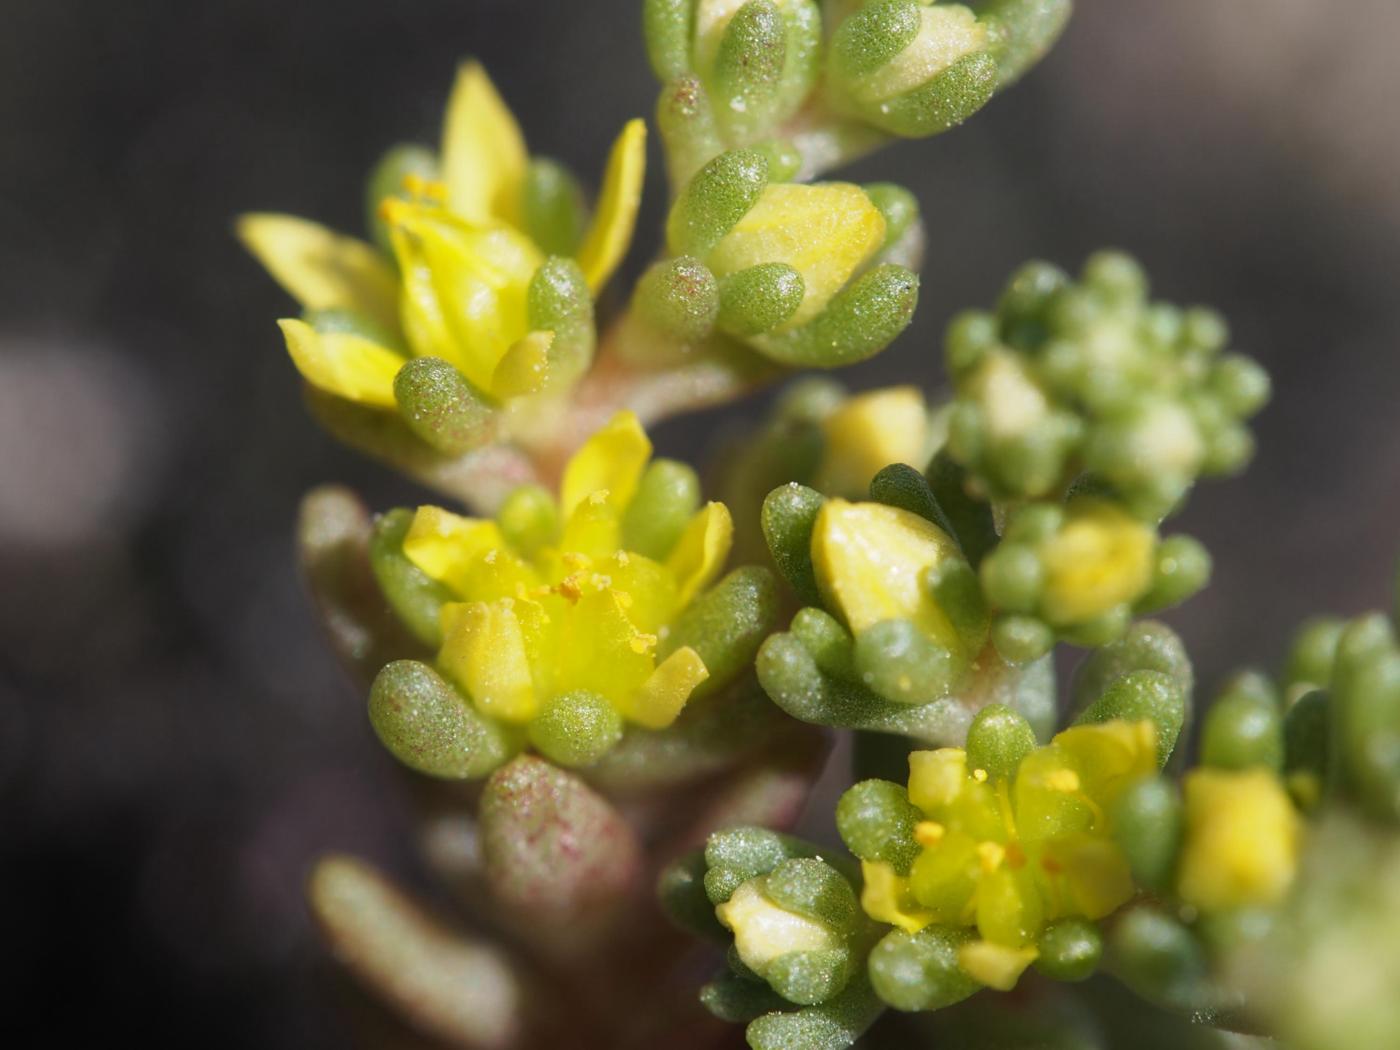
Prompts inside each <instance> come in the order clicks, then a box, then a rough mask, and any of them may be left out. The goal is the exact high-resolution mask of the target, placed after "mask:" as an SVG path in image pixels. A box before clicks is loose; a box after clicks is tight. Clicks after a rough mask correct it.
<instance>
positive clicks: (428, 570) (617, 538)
mask: <svg viewBox="0 0 1400 1050" xmlns="http://www.w3.org/2000/svg"><path fill="white" fill-rule="evenodd" d="M650 456H651V445H650V442H649V441H648V440H647V437H646V435H645V433H643V431H642V429H641V426H640V425H639V424H638V422H637V420H636V417H635V416H632V415H631V414H628V413H623V414H620V415H618V416H617V417H615V418H614V419H613V420H612V421H611V422H610V423H609V424H608V425H607V426H605V427H604V428H603V429H602V430H600V431H599V432H598V433H597V434H595V435H594V436H593V437H592V438H590V439H589V440H588V441H587V442H586V443H585V444H584V445H583V447H582V448H581V449H580V450H579V451H578V453H577V454H575V456H574V457H573V458H572V459H571V460H570V461H569V463H568V465H567V467H566V468H565V470H564V476H563V483H562V486H561V490H560V493H559V497H558V499H557V500H556V499H555V497H554V496H552V495H551V494H550V493H548V492H547V491H545V490H544V489H542V488H540V487H538V486H533V485H531V486H522V487H520V488H518V489H516V490H515V491H514V492H513V493H512V494H511V495H510V496H509V497H508V498H507V499H506V500H505V502H504V503H503V504H502V506H501V508H500V511H499V512H498V513H497V515H496V517H495V518H494V519H477V518H465V517H461V516H459V515H456V514H453V513H451V512H449V511H446V510H443V509H441V508H439V507H433V506H426V507H420V508H418V510H417V511H411V510H407V509H403V510H398V511H393V512H391V513H389V514H387V515H385V516H383V517H382V518H381V519H380V520H379V522H378V525H377V528H376V535H375V539H374V544H373V549H372V555H371V559H372V565H373V567H374V571H375V574H376V577H377V579H378V582H379V585H380V587H381V589H382V591H383V594H384V596H385V598H386V599H387V600H388V602H389V603H390V605H391V607H392V608H393V609H394V611H395V612H396V613H397V615H398V617H399V618H400V620H401V621H402V623H403V624H404V626H405V627H407V628H408V630H409V631H410V632H411V633H412V634H413V635H414V636H415V637H416V638H417V639H418V640H419V641H420V642H422V643H424V644H425V645H428V646H431V647H433V648H435V649H436V651H437V657H436V660H435V661H434V662H433V664H431V665H430V664H427V663H424V662H422V661H418V660H398V661H395V662H393V663H390V664H388V665H387V666H386V667H385V668H384V669H383V670H382V671H380V672H379V675H378V677H377V678H376V679H375V682H374V687H373V690H372V692H371V695H370V706H369V712H370V719H371V721H372V722H373V724H374V727H375V730H376V731H377V732H378V734H379V737H380V739H381V740H382V741H383V742H384V744H385V745H386V746H387V747H388V748H389V749H390V750H391V751H392V752H393V753H394V754H395V755H396V756H397V757H398V758H399V759H400V760H402V761H403V762H404V763H406V764H407V765H409V766H411V767H412V768H414V769H417V770H419V771H420V772H424V773H428V774H430V775H432V776H438V777H449V778H476V777H481V776H484V775H486V774H487V773H489V772H491V771H492V770H493V769H495V768H496V767H497V766H499V765H500V764H501V763H502V762H504V761H506V760H507V759H508V758H510V757H511V756H512V755H513V754H514V753H515V752H517V751H518V750H520V748H521V747H523V746H524V745H525V744H526V743H527V742H528V743H529V744H530V745H532V746H533V747H534V748H535V749H536V750H537V751H538V752H540V753H541V754H543V755H545V756H547V757H548V758H550V759H551V760H553V761H554V762H557V763H559V764H560V765H563V766H569V767H573V766H591V765H593V764H595V763H597V762H598V761H599V760H600V759H602V758H603V757H604V756H605V755H607V754H608V753H609V752H611V751H612V750H613V749H614V748H615V747H616V746H617V745H618V744H619V743H620V742H621V741H622V739H623V735H624V731H625V730H626V729H627V727H629V726H630V727H635V728H639V729H641V730H651V731H660V730H665V729H667V728H668V727H670V726H671V725H672V724H673V723H674V722H675V721H676V719H677V718H678V717H679V716H680V714H681V711H682V709H683V708H685V707H686V705H687V703H688V702H689V701H690V700H691V699H692V697H701V696H708V695H713V694H715V693H716V692H719V691H721V690H723V689H724V688H725V687H726V686H728V685H730V684H731V683H733V682H734V681H735V680H736V679H737V678H738V677H740V675H741V674H742V672H743V671H744V670H745V669H746V668H747V667H748V666H749V664H750V663H751V661H752V659H753V655H754V653H755V651H756V650H757V647H758V644H759V642H760V641H761V640H762V639H763V637H764V635H765V634H766V633H767V631H768V630H769V628H770V627H771V625H772V622H773V618H774V616H775V614H776V604H777V599H776V587H775V583H774V581H773V580H772V578H771V575H770V574H769V573H768V572H767V571H766V570H764V569H759V568H741V569H736V570H734V571H733V572H731V573H729V574H728V575H727V576H725V577H724V578H723V579H721V580H719V581H718V582H715V581H716V578H717V577H718V576H719V574H720V572H721V570H722V569H723V567H724V565H725V562H726V560H727V558H728V554H729V547H730V540H731V535H732V530H733V526H732V523H731V521H730V517H729V512H728V510H727V509H726V508H725V506H724V505H723V504H722V503H709V504H706V505H705V506H703V507H701V506H700V491H699V482H698V479H697V478H696V476H695V473H694V471H693V470H691V469H690V468H689V467H687V466H685V465H683V464H681V463H678V462H676V461H674V460H665V459H659V460H656V461H654V462H650V463H649V460H650Z"/></svg>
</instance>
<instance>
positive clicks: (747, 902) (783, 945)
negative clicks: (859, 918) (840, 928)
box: [715, 877, 839, 972]
mask: <svg viewBox="0 0 1400 1050" xmlns="http://www.w3.org/2000/svg"><path fill="white" fill-rule="evenodd" d="M764 882H765V879H764V878H763V877H760V878H756V879H750V880H749V881H748V882H745V883H744V884H742V885H741V886H740V887H739V888H738V889H737V890H735V891H734V893H733V895H731V896H730V898H729V900H727V901H725V902H724V903H723V904H721V905H719V906H718V907H716V908H715V915H716V916H717V917H718V918H719V921H720V922H722V923H724V925H725V926H726V927H728V928H729V929H730V930H732V931H734V946H735V948H736V949H738V952H739V958H740V959H742V960H743V962H744V965H745V966H747V967H749V969H751V970H757V971H760V972H761V971H762V970H763V969H764V967H766V966H767V965H768V964H769V963H770V962H772V961H773V960H774V959H776V958H778V957H779V956H780V955H787V954H788V953H789V952H812V951H823V950H825V949H828V948H834V947H836V946H837V944H838V943H839V942H838V940H837V937H836V935H835V934H834V933H833V932H832V931H831V930H829V929H828V928H827V927H826V926H824V925H823V924H822V923H820V922H817V921H816V920H815V919H809V918H808V917H807V916H805V915H798V914H797V913H796V912H793V911H788V910H787V909H786V908H781V907H779V906H778V905H776V904H774V903H773V902H772V901H771V900H769V899H768V897H767V896H766V895H765V894H764V892H763V883H764Z"/></svg>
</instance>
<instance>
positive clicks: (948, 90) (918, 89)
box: [644, 0, 1071, 181]
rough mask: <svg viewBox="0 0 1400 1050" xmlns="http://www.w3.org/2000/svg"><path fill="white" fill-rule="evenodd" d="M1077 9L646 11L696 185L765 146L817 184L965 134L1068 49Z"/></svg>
mask: <svg viewBox="0 0 1400 1050" xmlns="http://www.w3.org/2000/svg"><path fill="white" fill-rule="evenodd" d="M1070 6H1071V5H1070V0H1034V2H1027V0H985V2H981V3H974V4H972V6H966V5H963V4H945V3H938V2H936V0H864V2H862V0H826V2H823V3H820V4H818V3H817V2H815V0H647V3H646V5H645V8H644V10H645V18H644V32H645V36H646V41H647V51H648V55H649V56H650V59H651V65H652V69H653V70H654V72H655V73H656V76H657V78H658V79H659V80H660V81H661V82H662V85H663V86H662V91H661V98H660V100H659V102H658V105H657V119H658V123H659V124H660V126H661V130H662V135H663V137H664V138H665V141H666V146H667V152H668V155H669V157H670V161H671V166H672V170H673V174H674V175H676V177H677V179H678V180H679V181H683V180H684V179H685V178H687V177H688V176H689V174H690V173H691V172H693V171H695V170H697V169H698V168H699V167H701V166H702V165H703V164H705V163H706V162H707V161H708V160H709V159H710V158H711V157H713V156H715V155H716V154H718V153H720V152H722V151H723V150H725V149H732V148H734V147H736V146H749V145H758V144H761V145H765V146H769V147H771V148H773V149H775V150H777V151H779V152H781V153H782V154H784V155H788V156H791V157H792V161H791V163H792V165H793V166H794V168H795V169H798V170H801V171H802V172H803V174H804V175H805V176H807V177H810V176H811V175H812V174H814V173H816V172H818V171H821V170H823V169H826V168H829V167H831V166H832V165H833V164H835V163H837V162H839V161H841V160H843V159H849V158H850V157H852V156H856V155H859V154H860V153H863V152H866V151H868V150H870V149H872V148H874V147H875V146H877V145H878V144H879V143H880V142H881V141H883V140H885V139H887V138H889V137H902V138H924V137H927V136H930V135H936V134H938V133H939V132H942V131H946V130H948V129H949V128H951V127H954V126H956V125H958V124H960V123H962V122H963V121H964V120H966V119H967V118H968V117H969V116H971V115H972V114H973V113H975V112H976V111H977V110H978V109H980V108H982V106H984V105H985V104H986V103H987V101H988V100H989V99H990V98H991V97H992V95H993V93H994V92H996V91H997V90H998V89H999V88H1002V87H1005V86H1007V85H1008V84H1010V83H1012V82H1013V81H1014V80H1016V79H1017V78H1018V77H1019V76H1020V75H1021V74H1022V73H1024V72H1025V71H1026V70H1027V69H1028V68H1029V67H1030V66H1031V65H1033V64H1034V63H1035V62H1036V61H1037V60H1038V59H1039V58H1040V56H1041V55H1042V54H1044V52H1045V51H1046V50H1047V49H1048V48H1049V46H1050V45H1051V44H1052V43H1053V42H1054V41H1055V39H1056V38H1057V37H1058V36H1059V34H1060V32H1061V30H1062V29H1063V28H1064V25H1065V22H1066V21H1067V20H1068V17H1069V13H1070Z"/></svg>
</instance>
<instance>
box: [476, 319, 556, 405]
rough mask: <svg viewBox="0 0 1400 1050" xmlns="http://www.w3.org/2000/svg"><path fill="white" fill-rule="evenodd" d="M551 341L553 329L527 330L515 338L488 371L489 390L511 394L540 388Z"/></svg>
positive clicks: (546, 374) (545, 376)
mask: <svg viewBox="0 0 1400 1050" xmlns="http://www.w3.org/2000/svg"><path fill="white" fill-rule="evenodd" d="M553 345H554V333H553V332H530V333H529V334H528V335H526V336H524V337H523V338H521V339H519V340H517V341H516V343H515V344H514V345H513V346H512V347H511V348H510V349H509V350H507V351H506V352H505V356H503V357H502V358H501V360H500V361H499V362H498V363H497V365H496V371H495V372H493V373H492V374H491V393H492V394H494V395H495V396H496V397H500V398H511V397H524V396H525V395H526V394H533V393H536V392H537V391H539V390H540V389H541V388H542V387H543V386H544V384H545V381H546V380H547V379H548V378H549V348H550V347H551V346H553Z"/></svg>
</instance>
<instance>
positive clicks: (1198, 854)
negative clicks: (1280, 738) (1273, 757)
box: [1177, 769, 1300, 911]
mask: <svg viewBox="0 0 1400 1050" xmlns="http://www.w3.org/2000/svg"><path fill="white" fill-rule="evenodd" d="M1183 791H1184V796H1185V806H1186V841H1185V844H1184V846H1183V848H1182V854H1181V866H1180V870H1179V874H1178V876H1177V891H1178V892H1179V893H1180V894H1181V899H1182V900H1184V901H1186V902H1187V903H1189V904H1194V905H1195V906H1196V907H1198V908H1200V909H1202V910H1203V911H1217V910H1220V909H1223V908H1236V907H1245V906H1249V905H1265V904H1276V903H1278V902H1279V901H1280V900H1282V899H1283V896H1284V894H1286V893H1287V892H1288V888H1289V886H1291V885H1292V883H1293V876H1294V873H1295V871H1296V869H1297V864H1298V838H1299V831H1300V824H1299V820H1298V814H1297V811H1296V810H1294V808H1293V804H1292V802H1290V801H1289V798H1288V792H1287V790H1286V789H1285V788H1284V786H1283V784H1282V783H1281V782H1280V781H1279V779H1278V777H1277V776H1275V775H1274V774H1273V773H1270V772H1268V771H1267V770H1263V769H1252V770H1247V771H1242V772H1239V771H1231V770H1220V769H1196V770H1193V771H1192V772H1191V773H1189V774H1187V776H1186V779H1185V782H1184V785H1183Z"/></svg>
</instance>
